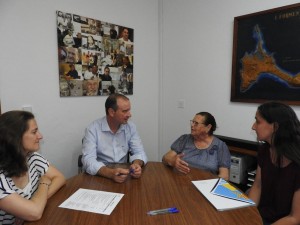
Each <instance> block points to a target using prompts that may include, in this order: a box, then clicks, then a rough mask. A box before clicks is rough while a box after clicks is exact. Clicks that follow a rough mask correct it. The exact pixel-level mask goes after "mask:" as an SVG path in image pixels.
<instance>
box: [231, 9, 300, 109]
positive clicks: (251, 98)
mask: <svg viewBox="0 0 300 225" xmlns="http://www.w3.org/2000/svg"><path fill="white" fill-rule="evenodd" d="M299 34H300V3H299V4H293V5H288V6H283V7H279V8H274V9H270V10H266V11H261V12H257V13H252V14H248V15H243V16H238V17H235V18H234V37H233V57H232V79H231V101H232V102H265V101H271V100H273V101H282V102H285V103H287V104H290V105H300V37H299Z"/></svg>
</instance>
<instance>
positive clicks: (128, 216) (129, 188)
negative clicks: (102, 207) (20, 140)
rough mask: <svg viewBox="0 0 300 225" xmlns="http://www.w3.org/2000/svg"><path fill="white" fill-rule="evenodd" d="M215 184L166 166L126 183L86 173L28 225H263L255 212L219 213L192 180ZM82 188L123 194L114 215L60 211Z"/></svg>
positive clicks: (154, 166)
mask: <svg viewBox="0 0 300 225" xmlns="http://www.w3.org/2000/svg"><path fill="white" fill-rule="evenodd" d="M211 178H215V176H214V175H212V174H211V173H208V172H205V171H202V170H198V169H192V170H191V172H190V173H189V174H188V175H183V174H181V173H179V172H177V171H176V170H175V169H172V168H170V167H168V166H165V165H164V164H162V163H161V162H148V164H147V165H146V166H145V167H144V168H143V175H142V177H141V178H140V179H134V178H131V177H128V179H127V180H126V181H125V182H124V183H122V184H119V183H115V182H114V181H112V180H110V179H107V178H103V177H99V176H91V175H88V174H85V173H82V174H79V175H76V176H74V177H72V178H70V179H68V181H67V184H66V185H65V186H64V187H62V189H60V190H59V191H58V192H57V193H56V194H55V195H54V196H52V197H51V198H50V199H49V200H48V203H47V206H46V208H45V211H44V213H43V217H42V218H41V219H40V220H39V221H36V222H26V223H25V225H83V224H84V225H86V224H88V225H94V224H95V225H96V224H97V225H142V224H145V225H159V224H163V225H176V224H179V225H186V224H189V225H191V224H197V225H198V224H205V225H218V224H230V225H235V224H237V225H241V224H243V225H248V224H249V225H256V224H259V225H261V224H262V220H261V217H260V215H259V212H258V210H257V208H256V207H255V206H249V207H246V208H240V209H234V210H227V211H222V212H221V211H217V210H216V209H215V208H214V207H213V206H212V205H211V204H210V202H208V201H207V199H206V198H205V197H204V196H203V195H202V194H201V193H200V192H199V191H198V189H197V188H196V187H195V186H194V185H193V184H192V182H191V181H193V180H203V179H211ZM78 188H85V189H92V190H100V191H108V192H116V193H123V194H124V196H123V198H122V199H121V201H120V202H119V203H118V205H117V206H116V208H115V209H114V210H113V212H112V213H111V214H110V215H102V214H97V213H90V212H84V211H77V210H71V209H65V208H60V207H58V206H59V205H60V204H61V203H62V202H64V201H65V200H66V199H67V198H69V197H70V196H71V195H72V194H73V193H74V192H75V191H76V190H78ZM169 207H177V208H178V209H179V213H176V214H165V215H156V216H149V215H147V212H148V211H150V210H156V209H163V208H169Z"/></svg>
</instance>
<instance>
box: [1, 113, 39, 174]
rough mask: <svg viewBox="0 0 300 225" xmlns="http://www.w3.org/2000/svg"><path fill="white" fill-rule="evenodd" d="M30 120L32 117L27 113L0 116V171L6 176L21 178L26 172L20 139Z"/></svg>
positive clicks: (24, 156) (25, 162)
mask: <svg viewBox="0 0 300 225" xmlns="http://www.w3.org/2000/svg"><path fill="white" fill-rule="evenodd" d="M31 119H34V115H33V114H32V113H30V112H27V111H17V110H15V111H9V112H6V113H3V114H2V115H0V171H3V172H4V174H5V175H6V176H9V177H12V176H21V175H22V174H23V173H25V172H26V171H27V170H28V167H27V161H26V155H25V152H24V148H23V144H22V138H23V135H24V133H25V132H26V131H27V130H28V128H29V125H28V121H29V120H31Z"/></svg>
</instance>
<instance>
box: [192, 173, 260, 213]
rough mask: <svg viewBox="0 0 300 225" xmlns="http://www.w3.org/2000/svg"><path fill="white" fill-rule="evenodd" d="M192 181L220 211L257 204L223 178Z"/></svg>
mask: <svg viewBox="0 0 300 225" xmlns="http://www.w3.org/2000/svg"><path fill="white" fill-rule="evenodd" d="M192 183H193V184H194V185H195V186H196V188H197V189H198V190H199V191H200V192H201V193H202V194H203V195H204V196H205V197H206V198H207V200H208V201H209V202H210V203H211V204H212V205H213V206H214V207H215V208H216V209H217V210H218V211H224V210H230V209H236V208H242V207H247V206H254V205H255V203H254V202H253V201H252V200H251V199H249V198H248V197H247V196H246V195H245V194H244V193H243V192H241V191H240V190H238V189H237V188H236V187H234V186H233V185H232V184H230V183H229V182H228V181H226V180H224V179H222V178H219V179H218V178H216V179H209V180H198V181H192Z"/></svg>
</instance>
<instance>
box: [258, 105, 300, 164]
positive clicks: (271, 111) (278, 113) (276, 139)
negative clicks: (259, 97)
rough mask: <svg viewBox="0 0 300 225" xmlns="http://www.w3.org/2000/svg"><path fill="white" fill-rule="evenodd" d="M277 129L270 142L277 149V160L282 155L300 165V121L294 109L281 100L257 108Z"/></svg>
mask: <svg viewBox="0 0 300 225" xmlns="http://www.w3.org/2000/svg"><path fill="white" fill-rule="evenodd" d="M257 111H258V112H259V114H260V115H261V116H262V117H263V118H264V119H265V120H266V121H267V122H268V123H270V124H272V123H273V124H274V126H275V131H274V133H273V137H272V143H270V144H271V145H272V146H273V147H274V148H275V150H276V153H277V157H278V159H277V162H280V159H281V158H282V156H285V157H286V158H288V159H289V160H291V161H294V162H296V163H297V164H298V165H300V122H299V119H298V117H297V115H296V113H295V112H294V110H293V109H292V108H291V107H290V106H288V105H286V104H283V103H281V102H267V103H264V104H262V105H260V106H259V107H258V109H257Z"/></svg>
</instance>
